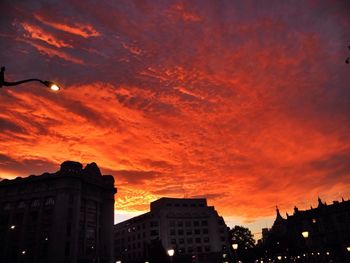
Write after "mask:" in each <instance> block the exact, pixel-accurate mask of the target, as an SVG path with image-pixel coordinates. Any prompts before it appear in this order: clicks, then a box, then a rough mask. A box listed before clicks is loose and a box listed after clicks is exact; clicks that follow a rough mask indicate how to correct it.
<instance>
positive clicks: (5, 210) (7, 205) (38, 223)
mask: <svg viewBox="0 0 350 263" xmlns="http://www.w3.org/2000/svg"><path fill="white" fill-rule="evenodd" d="M115 193H116V189H115V188H114V179H113V177H112V176H110V175H103V176H102V175H101V172H100V170H99V168H98V167H97V165H96V164H95V163H91V164H88V165H87V166H86V167H85V168H84V169H83V166H82V165H81V164H80V163H77V162H72V161H66V162H64V163H62V164H61V169H60V170H59V171H58V172H56V173H52V174H50V173H44V174H42V175H40V176H34V175H31V176H29V177H26V178H19V177H18V178H16V179H14V180H2V181H1V182H0V240H1V241H0V242H1V245H0V262H1V263H8V262H11V263H12V262H35V263H37V262H45V263H66V262H67V263H77V262H79V263H82V262H106V263H110V262H112V258H113V250H112V244H113V236H112V229H113V222H114V194H115Z"/></svg>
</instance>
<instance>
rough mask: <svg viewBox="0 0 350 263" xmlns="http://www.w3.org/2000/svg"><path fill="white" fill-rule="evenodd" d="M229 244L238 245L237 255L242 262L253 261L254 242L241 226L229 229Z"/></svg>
mask: <svg viewBox="0 0 350 263" xmlns="http://www.w3.org/2000/svg"><path fill="white" fill-rule="evenodd" d="M229 234H230V243H231V245H232V244H238V249H237V255H238V258H240V259H241V260H243V262H252V261H253V259H254V257H255V256H254V254H255V253H254V248H255V240H254V238H253V234H252V232H251V231H250V230H249V229H248V228H246V227H243V226H235V227H234V228H232V229H230V231H229Z"/></svg>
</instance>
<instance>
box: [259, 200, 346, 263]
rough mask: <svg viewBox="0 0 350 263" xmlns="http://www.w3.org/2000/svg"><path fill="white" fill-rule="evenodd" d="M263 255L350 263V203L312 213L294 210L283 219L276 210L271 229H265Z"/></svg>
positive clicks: (262, 242) (320, 206)
mask: <svg viewBox="0 0 350 263" xmlns="http://www.w3.org/2000/svg"><path fill="white" fill-rule="evenodd" d="M262 233H263V237H262V241H261V244H260V246H261V248H262V249H261V251H262V254H261V255H262V256H264V257H268V258H276V257H281V258H285V259H288V260H289V259H293V260H295V262H299V261H300V262H304V261H309V262H310V261H311V262H350V251H348V249H349V250H350V200H347V201H345V200H344V199H343V200H342V201H340V202H339V201H334V202H333V203H332V204H330V205H327V204H326V203H324V202H322V201H321V199H318V206H317V207H316V208H312V207H311V209H309V210H304V211H302V210H299V209H298V208H297V207H295V208H294V214H293V215H288V214H287V217H286V218H283V217H282V216H281V214H280V212H279V210H278V209H277V210H276V219H275V222H274V224H273V226H272V227H271V229H263V231H262Z"/></svg>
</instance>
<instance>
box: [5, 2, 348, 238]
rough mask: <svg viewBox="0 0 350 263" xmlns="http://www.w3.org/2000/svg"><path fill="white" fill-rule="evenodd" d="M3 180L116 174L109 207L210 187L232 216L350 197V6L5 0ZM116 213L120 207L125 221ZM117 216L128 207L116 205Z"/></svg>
mask: <svg viewBox="0 0 350 263" xmlns="http://www.w3.org/2000/svg"><path fill="white" fill-rule="evenodd" d="M0 8H1V9H2V10H6V12H4V14H3V15H2V16H1V18H0V20H1V23H0V40H1V41H0V48H1V53H0V62H1V63H2V64H4V66H6V77H7V79H8V80H9V81H13V80H20V79H25V78H32V77H38V78H42V79H50V80H53V81H56V82H58V83H60V84H61V86H62V87H63V90H62V92H60V93H57V94H53V93H50V92H48V91H47V90H46V89H44V88H42V87H39V86H38V85H36V84H29V85H24V86H18V87H13V88H11V89H10V88H3V89H1V90H0V105H1V113H0V129H1V133H0V177H1V178H14V177H16V176H27V175H29V174H41V173H43V172H45V171H49V172H53V171H55V169H56V167H57V165H58V164H59V163H61V162H62V161H64V160H67V159H69V160H75V161H79V162H82V163H84V164H86V163H89V162H93V161H95V162H97V163H98V164H99V165H100V167H101V170H102V171H103V173H107V174H113V175H114V177H115V180H116V185H117V186H118V189H119V192H118V194H117V195H116V209H117V218H118V216H119V219H120V218H125V217H127V216H128V214H127V213H129V212H135V213H142V212H144V211H147V209H148V204H149V203H150V202H151V201H154V200H156V199H158V198H159V197H161V196H169V197H196V196H202V197H207V198H208V202H209V204H210V205H215V207H216V208H217V209H218V211H219V212H220V213H221V214H222V215H223V216H224V217H225V220H227V221H228V224H229V225H231V226H232V225H234V224H237V223H243V224H248V225H249V224H253V225H254V228H253V232H257V231H259V229H261V227H265V226H266V224H271V223H272V220H273V215H274V206H275V205H276V204H277V205H278V206H279V207H280V209H281V211H291V210H290V209H291V208H292V207H294V205H297V206H298V207H300V208H307V207H309V206H310V205H315V204H316V197H317V196H321V197H322V199H323V200H326V201H332V200H337V199H338V200H339V199H340V198H341V197H342V196H344V198H346V199H348V198H349V194H350V192H349V189H350V166H349V158H350V119H349V116H350V106H349V105H350V101H349V98H350V94H349V83H350V74H349V70H350V68H349V65H347V64H345V62H344V61H345V59H346V57H348V56H349V52H348V49H347V46H348V45H349V44H350V40H349V36H348V32H349V31H350V19H349V12H348V10H349V9H350V5H349V2H348V1H333V2H329V1H318V2H314V1H302V2H298V3H296V2H294V1H283V2H280V1H269V2H268V3H266V2H265V3H264V4H263V3H261V2H259V1H235V2H234V3H233V2H232V1H221V2H217V1H167V2H158V1H149V2H146V3H144V2H138V1H100V2H99V3H98V4H96V3H95V2H92V1H84V2H81V1H77V0H71V1H9V0H5V1H1V3H0ZM120 214H124V215H123V216H122V215H120ZM125 214H126V215H125Z"/></svg>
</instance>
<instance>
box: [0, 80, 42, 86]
mask: <svg viewBox="0 0 350 263" xmlns="http://www.w3.org/2000/svg"><path fill="white" fill-rule="evenodd" d="M31 81H38V82H40V83H42V84H44V85H45V83H44V81H42V80H41V79H25V80H20V81H15V82H7V81H4V82H2V85H3V86H16V85H20V84H22V83H26V82H31Z"/></svg>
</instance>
